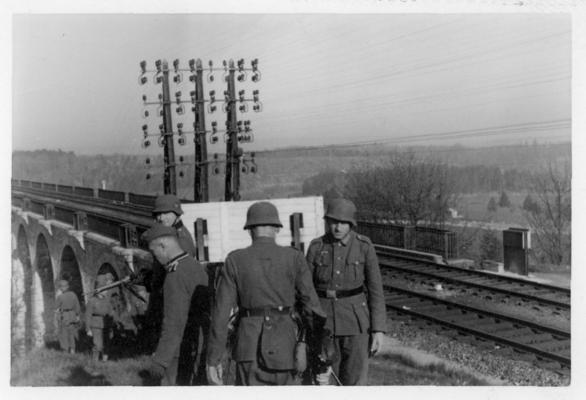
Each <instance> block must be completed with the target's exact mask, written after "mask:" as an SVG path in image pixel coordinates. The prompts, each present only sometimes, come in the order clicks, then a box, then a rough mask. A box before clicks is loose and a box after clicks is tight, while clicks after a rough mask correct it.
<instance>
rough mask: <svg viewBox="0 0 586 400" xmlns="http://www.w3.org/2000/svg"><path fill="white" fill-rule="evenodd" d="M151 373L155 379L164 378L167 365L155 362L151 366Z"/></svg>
mask: <svg viewBox="0 0 586 400" xmlns="http://www.w3.org/2000/svg"><path fill="white" fill-rule="evenodd" d="M149 373H150V374H151V376H152V377H153V378H155V379H163V377H164V376H165V367H163V366H162V365H161V364H159V363H157V362H153V363H152V364H151V366H150V368H149Z"/></svg>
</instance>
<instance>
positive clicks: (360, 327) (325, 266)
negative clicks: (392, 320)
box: [307, 231, 386, 336]
mask: <svg viewBox="0 0 586 400" xmlns="http://www.w3.org/2000/svg"><path fill="white" fill-rule="evenodd" d="M307 263H308V264H309V268H310V269H311V272H312V275H313V283H314V285H315V288H316V289H318V290H328V289H330V290H351V289H355V288H357V287H360V286H364V289H365V293H361V294H358V295H356V296H351V297H346V298H340V299H328V298H322V297H320V302H321V305H322V307H323V308H324V310H325V311H326V313H327V315H328V319H327V322H326V327H327V328H329V329H331V330H332V332H334V334H335V335H337V336H343V335H356V334H359V333H366V332H384V331H385V330H386V311H385V300H384V294H383V287H382V280H381V274H380V268H379V265H378V260H377V257H376V253H375V250H374V247H373V245H372V243H371V242H370V239H368V238H367V237H366V236H363V235H360V234H357V233H355V232H354V231H350V233H349V234H348V235H347V236H346V237H345V238H344V239H343V240H341V241H338V242H336V241H335V240H334V238H333V236H332V235H330V234H326V235H324V236H322V237H320V238H317V239H315V240H313V241H312V242H311V244H310V245H309V248H308V251H307Z"/></svg>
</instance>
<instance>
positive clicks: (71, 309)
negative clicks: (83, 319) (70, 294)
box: [61, 308, 73, 312]
mask: <svg viewBox="0 0 586 400" xmlns="http://www.w3.org/2000/svg"><path fill="white" fill-rule="evenodd" d="M65 311H73V308H67V309H63V310H61V312H65Z"/></svg>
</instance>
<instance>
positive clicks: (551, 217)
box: [525, 163, 572, 265]
mask: <svg viewBox="0 0 586 400" xmlns="http://www.w3.org/2000/svg"><path fill="white" fill-rule="evenodd" d="M531 195H532V197H533V196H534V197H535V202H536V204H537V207H534V208H532V209H530V210H526V212H525V216H526V218H527V222H528V223H529V225H530V226H531V228H532V230H533V237H534V239H535V242H536V244H537V245H538V248H539V250H540V251H541V252H542V253H543V256H544V258H545V260H546V261H548V262H550V263H552V264H554V265H560V264H564V263H568V264H569V263H570V258H571V255H570V253H571V251H570V250H571V242H572V237H571V227H572V196H571V195H572V185H571V167H570V165H569V163H567V164H564V165H562V166H559V167H556V166H554V165H553V164H551V163H550V164H549V165H548V166H547V168H546V169H545V170H544V171H542V172H541V173H539V174H536V175H535V176H534V177H533V178H532V180H531Z"/></svg>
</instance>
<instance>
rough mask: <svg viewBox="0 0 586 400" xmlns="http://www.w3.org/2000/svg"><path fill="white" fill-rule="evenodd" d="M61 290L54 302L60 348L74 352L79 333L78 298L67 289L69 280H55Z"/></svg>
mask: <svg viewBox="0 0 586 400" xmlns="http://www.w3.org/2000/svg"><path fill="white" fill-rule="evenodd" d="M57 286H58V289H59V291H60V292H61V293H60V294H59V295H58V296H57V299H56V303H55V317H56V319H57V330H58V336H59V345H60V346H61V350H63V351H67V352H69V353H75V341H76V340H77V337H78V333H79V312H80V306H79V299H78V298H77V295H76V294H75V293H73V292H72V291H71V290H69V282H67V281H66V280H65V279H61V280H60V281H59V282H57Z"/></svg>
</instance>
